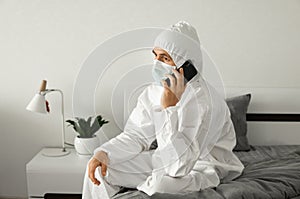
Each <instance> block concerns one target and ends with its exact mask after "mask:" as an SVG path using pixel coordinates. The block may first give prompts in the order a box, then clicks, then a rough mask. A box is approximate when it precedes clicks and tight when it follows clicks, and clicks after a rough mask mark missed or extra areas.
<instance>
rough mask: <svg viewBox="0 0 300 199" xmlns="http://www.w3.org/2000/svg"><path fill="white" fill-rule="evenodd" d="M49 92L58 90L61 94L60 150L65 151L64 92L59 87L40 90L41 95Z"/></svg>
mask: <svg viewBox="0 0 300 199" xmlns="http://www.w3.org/2000/svg"><path fill="white" fill-rule="evenodd" d="M51 92H59V93H60V94H61V115H62V151H63V152H65V151H66V147H65V131H66V130H65V129H66V125H65V112H64V94H63V92H62V91H61V90H60V89H45V90H44V91H40V93H41V94H42V95H46V94H48V93H51Z"/></svg>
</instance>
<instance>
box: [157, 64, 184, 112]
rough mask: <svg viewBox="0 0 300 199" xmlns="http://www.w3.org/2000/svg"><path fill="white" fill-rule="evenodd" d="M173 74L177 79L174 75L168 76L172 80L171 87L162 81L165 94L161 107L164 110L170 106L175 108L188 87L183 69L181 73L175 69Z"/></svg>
mask: <svg viewBox="0 0 300 199" xmlns="http://www.w3.org/2000/svg"><path fill="white" fill-rule="evenodd" d="M173 73H174V75H175V77H176V79H175V77H173V76H172V75H169V74H167V75H166V76H167V77H168V78H169V79H170V87H169V86H168V84H167V82H166V81H165V80H163V81H162V84H163V87H164V92H163V94H162V97H161V106H162V107H163V108H164V109H165V108H168V107H169V106H175V105H176V104H177V102H178V101H179V99H180V97H181V95H182V93H183V92H184V89H185V87H186V85H184V74H183V69H182V68H181V69H180V71H179V72H178V71H177V70H175V69H173Z"/></svg>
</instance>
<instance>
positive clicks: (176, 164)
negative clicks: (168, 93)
mask: <svg viewBox="0 0 300 199" xmlns="http://www.w3.org/2000/svg"><path fill="white" fill-rule="evenodd" d="M190 100H191V101H189V102H188V103H185V105H183V106H184V107H180V106H178V104H177V105H176V106H172V107H168V108H166V109H161V108H160V107H159V106H157V107H154V108H153V110H152V114H153V118H154V124H155V131H156V138H157V144H158V150H159V154H160V157H161V161H162V164H163V166H164V170H165V172H166V173H167V174H168V175H170V176H173V177H180V176H185V175H187V174H188V173H189V172H190V171H191V170H192V168H193V167H194V165H195V163H196V161H197V159H198V158H199V156H200V153H201V151H200V149H201V148H203V147H204V148H205V146H203V145H207V144H209V143H207V142H205V139H204V138H205V137H206V134H207V132H205V130H204V129H205V128H201V127H202V126H203V125H205V124H203V123H204V117H206V116H207V109H208V108H207V106H205V105H202V106H200V105H199V104H198V103H197V100H196V99H195V98H194V99H190ZM202 138H203V139H202Z"/></svg>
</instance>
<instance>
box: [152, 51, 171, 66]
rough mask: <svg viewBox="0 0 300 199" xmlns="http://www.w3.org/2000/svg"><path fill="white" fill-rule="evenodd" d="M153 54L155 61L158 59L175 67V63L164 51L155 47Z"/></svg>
mask: <svg viewBox="0 0 300 199" xmlns="http://www.w3.org/2000/svg"><path fill="white" fill-rule="evenodd" d="M152 52H153V54H154V59H157V60H159V61H161V62H164V63H166V64H169V65H171V66H175V63H174V61H173V59H172V57H171V56H170V55H169V53H167V51H165V50H164V49H161V48H158V47H155V48H154V49H153V50H152Z"/></svg>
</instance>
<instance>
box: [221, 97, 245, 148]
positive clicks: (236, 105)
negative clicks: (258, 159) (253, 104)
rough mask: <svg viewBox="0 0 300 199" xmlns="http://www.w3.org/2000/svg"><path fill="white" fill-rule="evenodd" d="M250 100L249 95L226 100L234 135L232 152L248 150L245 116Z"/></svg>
mask: <svg viewBox="0 0 300 199" xmlns="http://www.w3.org/2000/svg"><path fill="white" fill-rule="evenodd" d="M250 99H251V94H250V93H248V94H245V95H241V96H236V97H232V98H227V99H226V103H227V105H228V107H229V110H230V114H231V120H232V123H233V126H234V130H235V134H236V145H235V147H234V149H233V150H234V151H249V150H250V145H249V143H248V139H247V120H246V114H247V110H248V106H249V103H250Z"/></svg>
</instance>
